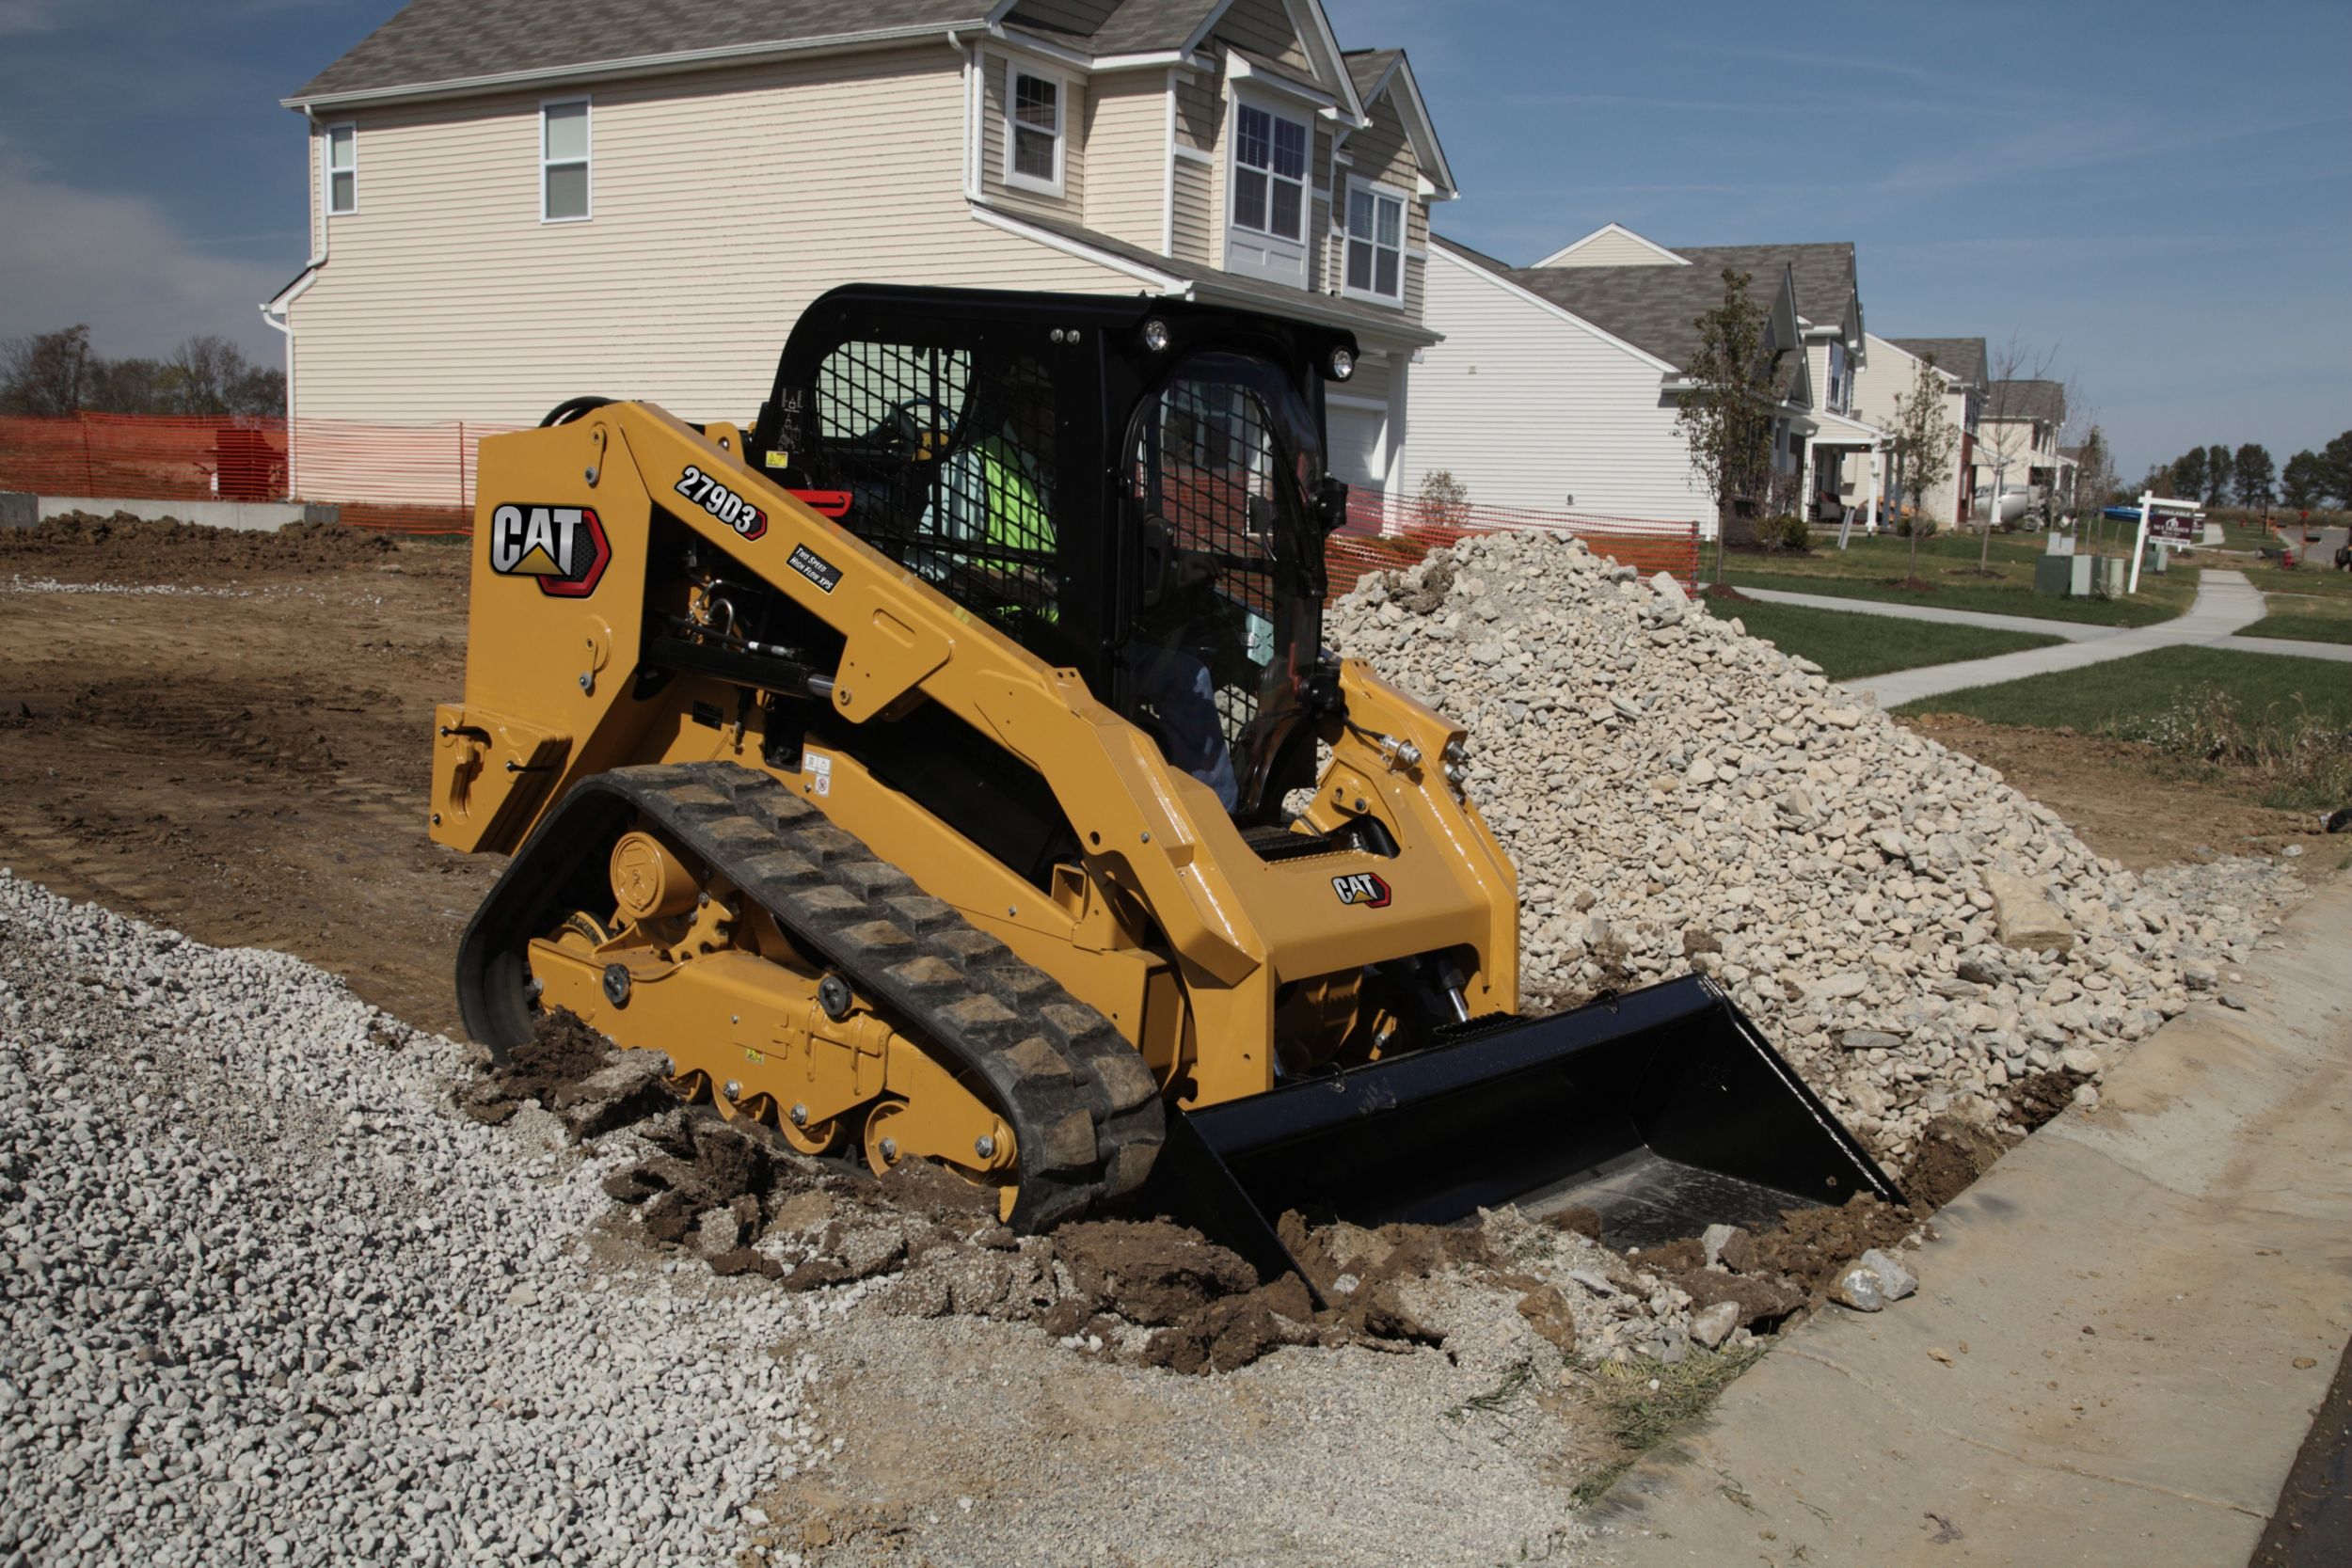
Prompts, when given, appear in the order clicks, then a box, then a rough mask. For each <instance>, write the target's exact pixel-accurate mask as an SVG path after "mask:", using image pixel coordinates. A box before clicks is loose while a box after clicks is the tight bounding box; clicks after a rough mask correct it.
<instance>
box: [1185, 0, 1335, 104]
mask: <svg viewBox="0 0 2352 1568" xmlns="http://www.w3.org/2000/svg"><path fill="white" fill-rule="evenodd" d="M1210 36H1211V37H1213V38H1215V39H1216V40H1218V41H1220V42H1223V43H1230V44H1232V45H1233V46H1234V47H1235V48H1237V49H1246V50H1248V52H1249V53H1250V54H1252V55H1257V56H1258V58H1260V59H1262V60H1267V61H1271V62H1272V63H1274V64H1276V65H1279V66H1282V67H1284V68H1286V69H1287V70H1288V71H1292V72H1293V73H1295V75H1296V76H1297V77H1298V79H1299V80H1300V81H1302V82H1314V81H1317V80H1318V78H1317V77H1316V75H1315V71H1314V66H1313V64H1312V63H1311V61H1310V60H1309V59H1308V58H1307V51H1306V49H1305V47H1304V46H1302V45H1301V44H1300V42H1299V41H1298V29H1297V27H1296V26H1295V25H1294V24H1292V22H1291V16H1290V10H1289V8H1287V7H1285V6H1284V5H1283V4H1282V0H1233V5H1232V8H1230V9H1228V10H1227V11H1226V13H1225V14H1224V15H1223V16H1221V17H1219V18H1218V19H1217V24H1216V27H1215V28H1214V29H1213V30H1212V32H1211V34H1210ZM1321 85H1322V86H1324V87H1330V86H1331V85H1332V84H1330V83H1328V82H1324V83H1322V84H1321Z"/></svg>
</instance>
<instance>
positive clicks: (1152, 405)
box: [1128, 356, 1294, 807]
mask: <svg viewBox="0 0 2352 1568" xmlns="http://www.w3.org/2000/svg"><path fill="white" fill-rule="evenodd" d="M1222 359H1223V356H1202V358H1200V359H1198V360H1196V361H1194V362H1193V363H1192V364H1191V365H1190V366H1187V367H1186V368H1185V369H1184V370H1182V371H1180V372H1178V373H1177V375H1176V377H1175V378H1174V379H1173V380H1171V381H1170V382H1169V384H1168V386H1167V388H1165V389H1164V390H1163V391H1162V392H1161V393H1160V394H1159V395H1158V397H1156V398H1154V399H1152V400H1151V401H1149V402H1147V403H1146V404H1145V405H1144V408H1143V410H1142V411H1141V413H1140V415H1139V416H1138V420H1137V426H1136V451H1135V465H1136V467H1135V473H1134V480H1133V483H1134V491H1135V494H1136V496H1137V498H1138V499H1140V501H1141V505H1142V510H1143V514H1144V530H1145V534H1146V546H1145V549H1144V554H1145V556H1146V559H1147V561H1148V562H1149V561H1152V559H1153V557H1154V556H1155V554H1158V555H1160V556H1163V557H1164V559H1165V562H1166V564H1165V567H1164V569H1155V570H1152V571H1151V572H1150V574H1149V576H1148V577H1147V581H1146V583H1145V585H1144V600H1145V602H1144V606H1143V609H1142V610H1141V613H1140V615H1139V616H1138V618H1137V621H1136V635H1135V637H1134V638H1133V639H1131V640H1130V642H1129V645H1128V663H1129V669H1130V671H1131V672H1132V673H1133V676H1134V679H1135V683H1136V696H1137V699H1138V702H1139V705H1141V706H1142V707H1143V708H1145V709H1146V710H1147V712H1148V714H1149V715H1150V716H1151V717H1152V718H1154V719H1156V720H1157V721H1159V722H1160V723H1161V725H1162V727H1163V729H1164V730H1165V731H1167V732H1168V739H1167V740H1166V741H1164V744H1166V745H1167V747H1168V752H1169V760H1170V761H1172V762H1175V763H1176V764H1177V765H1178V766H1179V767H1183V768H1186V769H1187V770H1188V771H1190V772H1192V773H1193V774H1194V775H1195V776H1196V777H1199V778H1200V779H1202V780H1203V781H1204V782H1206V783H1208V784H1210V785H1211V787H1213V788H1215V789H1216V790H1217V792H1218V794H1219V795H1220V796H1222V797H1224V798H1225V800H1226V803H1227V805H1228V806H1229V807H1230V806H1232V804H1233V803H1234V802H1233V774H1232V760H1231V758H1232V752H1243V753H1244V754H1247V753H1248V751H1249V746H1248V738H1247V732H1248V729H1249V726H1250V723H1251V721H1253V720H1255V719H1256V718H1257V717H1258V712H1259V709H1260V707H1261V705H1263V701H1264V698H1265V695H1266V693H1267V691H1268V688H1269V682H1271V681H1275V680H1279V679H1281V678H1284V671H1285V668H1286V666H1285V661H1284V660H1283V659H1282V657H1280V656H1281V655H1282V654H1283V653H1284V652H1286V650H1284V649H1282V648H1281V647H1279V641H1280V640H1281V637H1280V629H1281V618H1280V616H1279V614H1278V610H1277V596H1276V564H1277V562H1276V554H1275V552H1276V550H1277V549H1278V548H1279V543H1278V538H1279V524H1280V521H1281V517H1282V513H1281V508H1282V506H1283V505H1284V504H1285V500H1284V498H1285V496H1286V495H1289V494H1292V493H1293V492H1292V491H1291V490H1290V488H1289V487H1290V486H1292V485H1293V483H1294V481H1293V480H1292V478H1291V476H1289V475H1288V474H1286V473H1285V472H1284V467H1283V465H1284V463H1285V462H1286V459H1285V457H1284V455H1283V452H1282V449H1281V446H1280V444H1279V442H1278V441H1277V440H1276V438H1275V432H1274V426H1273V421H1272V420H1271V418H1270V417H1269V414H1268V411H1267V408H1266V405H1265V404H1264V402H1263V400H1262V399H1261V397H1260V396H1259V393H1258V391H1257V390H1256V389H1255V388H1252V387H1251V386H1249V385H1248V384H1247V382H1246V380H1245V379H1244V378H1242V377H1239V376H1237V375H1234V374H1232V373H1228V372H1227V371H1226V369H1225V368H1223V367H1222V364H1221V361H1222ZM1212 729H1213V730H1214V731H1215V732H1216V733H1215V734H1211V733H1210V732H1211V730H1212Z"/></svg>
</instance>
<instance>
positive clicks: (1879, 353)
mask: <svg viewBox="0 0 2352 1568" xmlns="http://www.w3.org/2000/svg"><path fill="white" fill-rule="evenodd" d="M1865 341H1866V344H1867V348H1868V351H1869V358H1868V360H1867V363H1866V364H1865V365H1864V366H1863V368H1862V370H1861V371H1860V372H1858V373H1857V374H1856V375H1855V376H1854V384H1853V417H1854V418H1855V419H1857V420H1861V421H1862V422H1863V423H1864V424H1867V425H1875V426H1877V427H1878V428H1879V429H1881V430H1892V429H1894V428H1895V400H1896V399H1897V398H1899V397H1904V396H1907V395H1909V393H1910V391H1911V388H1912V387H1913V386H1914V384H1915V383H1916V381H1917V380H1918V376H1919V361H1918V359H1917V357H1916V356H1913V355H1911V354H1909V353H1907V352H1905V351H1904V350H1902V349H1899V348H1897V347H1896V346H1895V345H1894V344H1893V343H1890V342H1888V341H1886V340H1885V339H1883V338H1881V337H1879V336H1877V335H1876V334H1872V335H1871V336H1869V337H1868V338H1867V339H1866V340H1865ZM1965 402H1966V400H1965V398H1964V397H1963V394H1961V393H1960V392H1958V391H1952V392H1949V393H1947V394H1946V396H1945V399H1944V417H1945V418H1946V419H1947V420H1950V421H1951V423H1952V428H1953V429H1954V430H1959V429H1961V428H1962V418H1963V414H1964V412H1965V407H1964V404H1965ZM1951 466H1952V467H1954V468H1958V467H1959V466H1960V443H1959V442H1958V441H1954V442H1953V443H1952V462H1951ZM1868 472H1869V470H1868V469H1867V468H1866V467H1862V466H1861V465H1860V464H1859V463H1858V462H1855V461H1849V462H1848V464H1847V466H1846V471H1845V476H1844V477H1845V478H1846V479H1847V480H1848V481H1855V480H1867V476H1868ZM1884 483H1887V484H1889V485H1891V484H1893V483H1894V475H1893V469H1892V468H1891V467H1890V468H1889V469H1888V472H1887V478H1886V480H1885V481H1884ZM1863 494H1864V492H1863V491H1862V490H1861V489H1860V488H1857V489H1856V490H1855V491H1854V497H1855V499H1857V500H1859V499H1861V497H1862V495H1863ZM1928 515H1930V516H1931V517H1934V518H1936V519H1937V520H1938V521H1939V522H1942V523H1950V522H1952V521H1953V520H1954V519H1955V518H1956V517H1958V516H1959V515H1960V476H1959V475H1958V474H1957V473H1955V474H1953V475H1950V476H1948V477H1947V478H1946V479H1945V481H1944V483H1941V484H1939V485H1937V486H1936V487H1935V488H1934V489H1933V490H1932V491H1931V492H1929V495H1928Z"/></svg>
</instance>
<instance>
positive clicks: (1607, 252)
mask: <svg viewBox="0 0 2352 1568" xmlns="http://www.w3.org/2000/svg"><path fill="white" fill-rule="evenodd" d="M1681 264H1682V263H1680V262H1677V261H1668V260H1667V259H1666V258H1665V257H1663V256H1661V255H1659V254H1658V252H1657V251H1655V250H1652V249H1651V248H1650V247H1649V246H1648V245H1644V244H1642V243H1641V242H1640V241H1639V240H1636V239H1633V238H1632V237H1631V236H1629V235H1626V234H1618V233H1606V234H1603V235H1601V236H1600V237H1599V238H1598V239H1596V240H1594V241H1593V242H1592V243H1591V244H1590V245H1580V246H1578V247H1577V249H1576V250H1575V251H1574V252H1572V253H1571V254H1569V255H1566V256H1563V257H1561V258H1560V260H1558V261H1552V262H1550V263H1549V265H1551V266H1555V267H1671V266H1678V265H1681Z"/></svg>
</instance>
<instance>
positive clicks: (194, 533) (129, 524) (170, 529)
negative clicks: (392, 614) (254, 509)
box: [0, 512, 400, 581]
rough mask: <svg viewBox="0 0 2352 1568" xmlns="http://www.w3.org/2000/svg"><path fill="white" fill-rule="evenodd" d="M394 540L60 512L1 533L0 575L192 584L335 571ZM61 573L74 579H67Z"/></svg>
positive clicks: (339, 529) (311, 527)
mask: <svg viewBox="0 0 2352 1568" xmlns="http://www.w3.org/2000/svg"><path fill="white" fill-rule="evenodd" d="M399 551H400V545H399V544H398V542H397V541H395V540H393V539H391V538H389V537H388V536H387V535H384V534H381V533H371V532H368V531H365V530H362V529H353V528H344V527H343V526H342V525H341V524H338V523H289V524H287V525H286V526H285V527H284V528H282V529H279V530H278V531H275V532H262V531H247V530H244V529H221V528H207V527H204V526H203V525H202V524H199V523H183V522H176V521H173V520H170V519H163V520H160V521H150V520H148V519H145V518H141V517H138V516H135V515H132V514H131V513H128V512H118V513H116V514H115V515H113V516H111V517H102V516H100V515H97V514H96V513H94V512H67V513H62V514H60V515H57V516H55V517H51V518H47V519H45V520H43V521H41V522H40V523H36V524H35V525H33V526H32V527H31V528H26V529H8V530H0V571H8V572H36V571H38V572H40V573H43V574H44V575H48V576H54V577H58V578H62V579H64V580H69V581H87V580H89V579H90V578H96V577H106V576H111V575H114V574H117V573H129V574H133V575H135V576H138V577H141V578H145V577H146V576H148V575H149V574H152V573H156V572H166V573H169V574H171V576H172V577H173V578H184V577H187V576H188V575H190V574H193V575H194V576H195V577H196V578H209V577H215V576H218V575H222V574H234V575H249V574H251V573H254V572H289V571H305V570H310V571H319V570H325V571H335V570H340V569H341V568H343V567H346V566H352V565H362V564H369V563H373V562H382V561H385V560H387V559H388V558H389V557H391V556H394V555H396V554H398V553H399ZM67 573H72V574H73V575H72V577H70V578H68V577H66V574H67Z"/></svg>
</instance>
